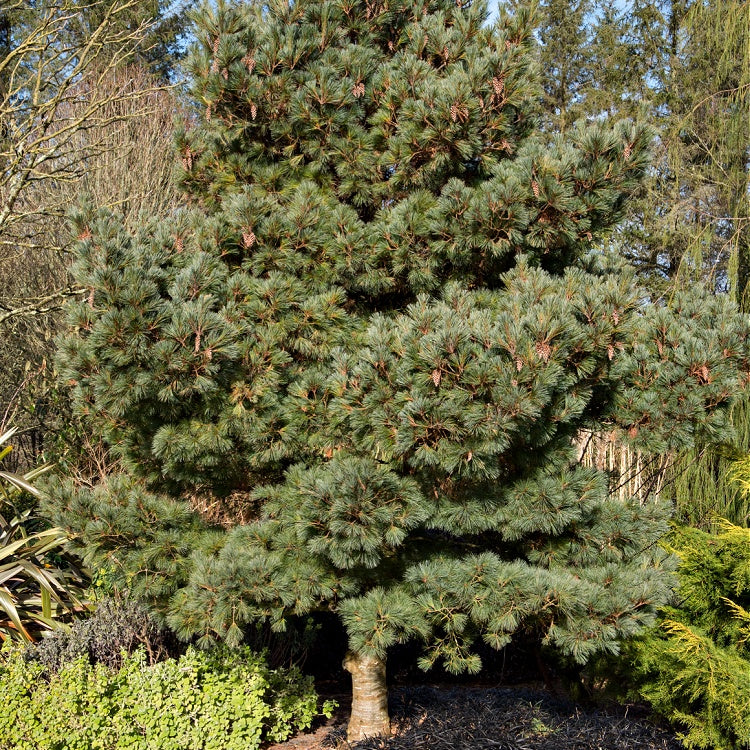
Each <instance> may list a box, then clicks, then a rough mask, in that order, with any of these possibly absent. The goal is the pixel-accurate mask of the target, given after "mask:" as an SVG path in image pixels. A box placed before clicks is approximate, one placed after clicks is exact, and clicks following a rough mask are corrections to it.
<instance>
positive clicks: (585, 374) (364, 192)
mask: <svg viewBox="0 0 750 750" xmlns="http://www.w3.org/2000/svg"><path fill="white" fill-rule="evenodd" d="M486 21H487V12H486V6H485V5H484V4H482V3H479V2H464V3H461V2H459V3H456V2H455V0H450V2H449V1H448V0H422V1H420V2H417V3H413V2H408V3H407V2H401V1H399V0H396V1H395V2H394V0H370V1H368V2H365V1H364V0H362V1H361V2H360V1H359V0H300V1H299V2H295V3H293V4H289V3H287V2H271V3H255V2H248V3H224V2H219V3H217V5H216V8H212V7H209V6H206V7H205V8H204V9H203V11H202V13H201V15H200V17H199V19H198V28H197V39H198V42H197V48H196V50H195V51H194V53H193V56H192V62H191V71H192V75H193V77H194V86H193V96H194V98H195V100H196V101H197V102H198V103H200V105H201V106H202V108H203V112H204V117H203V119H202V121H201V122H200V124H199V125H198V126H197V127H195V128H193V129H191V130H188V131H185V132H181V133H179V134H178V138H177V144H178V149H179V152H180V156H181V159H182V172H181V184H182V185H183V187H184V189H185V191H186V195H187V196H188V198H189V200H190V201H191V204H192V208H191V209H190V210H189V211H186V212H185V213H183V214H180V215H178V216H176V217H175V218H173V219H171V220H158V221H156V220H155V221H153V222H151V223H147V224H144V225H143V226H142V227H141V228H137V229H136V230H133V231H128V230H126V229H125V227H123V226H122V224H121V223H120V222H118V220H117V219H116V217H113V216H112V215H111V214H110V213H108V212H106V211H99V212H97V211H95V210H83V211H81V212H80V213H79V215H78V216H77V218H76V221H77V230H78V232H79V236H80V238H81V242H80V244H79V247H78V251H77V254H78V259H77V262H76V266H75V269H74V270H75V274H76V277H77V280H78V282H79V283H80V284H81V285H82V286H83V287H85V288H86V289H87V290H88V292H87V294H86V296H85V298H84V299H82V300H81V301H80V302H77V303H75V304H71V305H70V320H71V323H72V325H73V326H74V328H73V332H72V334H71V335H70V336H69V337H68V338H67V339H66V340H65V341H63V342H61V354H60V359H59V364H60V368H61V371H62V373H63V377H64V379H65V380H66V381H67V382H68V383H69V384H70V386H71V387H72V389H73V392H74V394H75V397H76V400H77V403H78V405H79V408H80V409H81V411H82V412H83V413H84V414H87V415H88V416H89V418H91V419H92V424H94V425H96V428H97V429H101V430H103V432H104V434H105V436H106V438H107V440H108V442H109V443H110V445H111V446H112V448H113V450H115V451H117V452H118V453H119V455H121V457H122V458H123V461H124V465H125V466H126V468H127V470H128V475H129V476H127V477H117V478H115V479H114V480H113V481H111V482H110V483H108V484H106V485H104V486H101V487H99V488H96V489H94V490H92V491H78V492H75V491H73V490H71V489H69V488H68V489H67V490H66V489H65V488H59V495H58V497H61V498H62V501H61V502H60V503H59V504H58V507H57V513H58V516H59V517H61V518H62V519H63V520H65V521H66V523H67V524H68V525H72V526H73V527H74V528H76V529H77V530H78V531H79V532H80V533H81V537H80V538H81V543H82V544H83V545H84V546H85V547H86V549H87V552H88V554H89V555H90V556H91V557H92V558H95V559H98V560H100V561H101V560H108V561H109V564H110V565H114V566H115V567H116V569H117V570H118V571H119V573H120V574H121V575H122V580H123V581H124V582H126V583H127V585H129V586H130V587H132V588H133V589H134V590H135V591H136V592H137V593H139V594H140V595H143V596H145V597H146V598H148V599H150V600H151V602H152V604H153V606H154V607H155V608H157V609H158V610H160V611H161V612H162V614H163V615H164V617H166V619H167V620H168V621H169V622H170V624H171V625H172V626H173V627H174V628H175V629H176V630H177V631H178V632H179V633H180V634H181V635H182V636H184V637H193V636H197V637H201V638H203V639H204V640H210V639H213V638H222V639H225V640H227V641H229V642H230V643H232V642H234V643H238V642H240V641H241V640H242V638H243V629H244V628H245V626H246V625H247V624H248V623H250V622H251V621H253V620H255V619H258V618H261V619H262V618H266V619H268V620H270V622H271V623H272V624H273V625H274V627H277V628H282V627H283V626H284V622H285V619H286V618H288V617H289V616H292V615H295V614H304V613H308V612H311V611H316V610H319V609H331V610H333V611H335V612H337V613H338V614H339V615H340V617H341V620H342V621H343V623H344V625H345V627H346V630H347V633H348V638H349V647H350V657H349V658H348V660H347V668H348V669H349V670H350V671H351V672H352V675H353V681H354V691H355V704H354V707H353V718H352V723H351V724H350V736H352V737H354V738H356V737H359V736H363V735H367V734H369V735H372V734H378V733H381V732H384V731H386V730H387V725H388V719H387V714H386V713H385V712H384V711H385V709H384V703H383V700H382V689H383V688H384V684H383V679H382V678H383V675H384V660H385V658H386V655H387V652H388V649H389V648H390V647H391V646H392V645H394V644H396V643H399V642H404V641H408V640H419V641H422V642H423V643H424V646H425V651H424V656H423V659H422V662H421V663H422V665H423V666H425V667H427V666H429V665H431V664H433V663H436V662H438V661H439V662H442V663H444V664H445V665H446V666H447V668H448V669H450V670H452V671H462V670H469V671H476V670H478V669H479V668H480V661H479V659H478V657H477V656H476V654H475V653H474V652H473V651H472V644H473V643H474V642H475V641H476V640H477V639H478V638H481V639H483V640H484V642H486V643H488V644H489V645H491V646H494V647H495V648H502V647H503V646H504V645H506V644H507V643H508V642H509V641H510V639H511V637H512V635H513V634H514V633H515V632H516V631H518V630H519V629H521V628H523V629H527V630H533V631H535V632H537V633H538V635H539V637H540V638H543V639H544V640H545V642H547V643H549V644H552V645H554V646H556V647H558V648H559V649H561V650H562V651H563V652H565V653H567V654H570V655H572V656H573V657H574V658H575V659H576V660H578V661H579V662H585V661H586V660H587V659H588V658H589V657H590V656H591V655H593V654H594V653H597V652H599V651H602V650H604V651H615V650H617V648H618V640H619V639H621V638H623V637H626V636H628V635H631V634H633V633H635V632H638V630H639V629H640V628H642V627H643V626H644V625H645V624H647V623H649V622H651V620H652V617H653V614H654V611H655V607H656V606H657V605H658V604H659V603H660V602H661V601H663V599H664V597H665V596H666V592H667V591H668V588H669V581H670V578H669V573H668V570H667V568H668V567H669V566H668V565H665V561H664V557H663V555H662V554H661V553H660V552H659V550H658V548H657V547H656V546H655V542H656V540H657V539H658V537H659V535H660V534H661V533H663V531H664V529H665V517H666V513H665V509H664V508H662V507H660V506H659V505H658V504H648V505H643V506H642V505H640V504H639V503H637V502H625V503H623V502H620V501H618V500H616V499H613V498H611V497H610V495H609V487H608V477H607V475H606V474H605V473H603V472H600V471H597V470H595V469H592V468H586V467H583V466H582V465H580V463H579V462H578V451H577V449H576V447H575V440H576V438H577V437H578V436H579V434H580V432H581V430H583V429H598V428H601V427H607V428H619V429H621V430H622V431H623V434H624V435H625V436H627V438H628V439H629V440H631V441H632V442H633V443H634V444H636V445H638V446H640V447H642V448H643V449H645V450H651V451H659V450H663V449H665V448H668V447H670V446H675V445H682V446H684V445H690V444H691V443H692V441H693V440H694V439H695V437H696V435H698V434H702V435H708V436H712V437H718V436H721V435H722V434H723V430H724V428H725V410H726V407H727V406H728V405H729V404H730V403H731V400H732V396H733V393H734V392H735V391H736V390H737V389H738V388H739V387H741V385H743V384H744V382H745V379H746V377H747V374H748V372H749V370H748V333H749V332H750V329H749V327H748V323H747V321H745V320H744V318H743V317H741V316H739V315H737V314H736V313H735V312H734V310H733V307H732V305H731V303H730V302H729V301H728V300H726V299H721V298H716V297H711V296H707V295H703V296H701V295H700V293H697V292H686V293H685V294H682V295H678V296H676V297H675V298H674V299H673V300H672V302H671V304H670V305H669V306H666V305H665V306H661V307H655V306H653V305H651V304H648V302H647V300H646V297H645V296H644V295H643V294H642V293H641V292H640V290H639V289H638V287H637V285H636V284H635V282H634V277H633V274H632V273H630V272H629V271H628V270H627V269H625V268H624V267H623V266H622V265H621V264H620V263H619V262H618V261H617V260H616V259H614V258H612V257H610V256H608V255H606V254H603V253H601V252H597V251H595V250H594V243H595V242H596V241H597V240H599V239H602V238H605V237H606V236H607V235H608V233H610V232H611V231H612V230H613V227H615V226H616V224H617V222H618V221H619V220H620V219H621V217H622V216H623V212H624V210H625V207H626V203H627V200H628V198H629V196H631V195H632V193H633V192H634V190H636V188H637V187H638V185H639V183H640V181H641V180H642V178H643V175H644V171H645V169H646V165H647V162H648V144H649V140H650V133H649V131H648V129H646V128H644V127H642V126H639V125H636V124H633V123H628V122H624V123H618V124H616V125H610V124H608V123H606V122H599V123H596V124H595V125H593V126H590V127H583V126H581V127H576V128H572V129H570V130H566V131H565V133H564V134H562V135H560V136H559V137H556V138H554V139H550V138H549V135H548V134H547V133H543V132H541V131H540V129H539V128H538V127H537V124H536V121H535V118H534V117H533V111H534V108H535V107H536V101H537V97H538V95H539V92H540V89H539V86H538V81H537V79H536V78H535V76H534V73H533V68H534V63H533V57H532V55H531V54H530V48H531V45H532V30H533V22H534V19H533V16H532V14H531V13H530V12H529V11H528V9H525V8H523V7H521V8H518V9H516V11H515V12H510V11H509V10H507V9H505V10H503V12H502V13H501V16H500V19H499V20H498V22H497V23H496V24H495V25H494V26H488V25H487V24H486ZM206 498H208V500H206ZM209 505H211V506H213V507H215V506H219V507H224V508H225V509H227V512H226V513H224V515H223V516H222V520H223V521H224V524H223V525H219V524H215V523H211V522H210V520H211V519H209V518H207V514H206V513H204V514H203V517H201V516H200V514H198V513H196V512H195V508H196V507H203V508H206V507H207V506H209ZM364 685H374V686H375V687H376V688H377V690H376V691H375V692H376V693H378V691H380V692H379V694H380V696H381V697H380V698H379V699H376V700H374V703H373V700H372V695H371V696H370V699H369V701H368V700H367V699H366V698H365V697H364V693H365V692H366V691H365V690H364V687H363V686H364Z"/></svg>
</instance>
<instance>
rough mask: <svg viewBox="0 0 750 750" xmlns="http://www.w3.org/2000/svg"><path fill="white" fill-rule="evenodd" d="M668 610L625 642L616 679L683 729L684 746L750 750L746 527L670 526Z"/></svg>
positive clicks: (749, 542) (749, 550) (749, 545)
mask: <svg viewBox="0 0 750 750" xmlns="http://www.w3.org/2000/svg"><path fill="white" fill-rule="evenodd" d="M668 543H669V546H670V548H671V550H672V551H673V552H674V553H675V554H676V555H677V556H678V558H679V561H680V562H679V567H678V570H677V573H678V577H679V587H678V589H677V591H676V601H675V604H674V606H672V607H668V608H666V609H665V610H664V612H663V613H662V616H661V620H660V623H659V624H658V626H656V627H655V628H653V629H652V630H651V631H650V632H649V633H648V634H647V635H646V636H643V637H641V638H639V639H636V640H635V641H633V642H631V643H630V644H628V645H627V646H626V648H625V651H624V653H623V657H624V658H623V659H622V660H621V662H620V665H619V666H620V669H622V670H623V674H622V675H621V676H624V677H626V678H627V679H629V680H630V683H631V685H633V690H632V692H631V696H632V695H636V696H639V697H641V698H645V699H646V700H648V701H649V702H650V703H651V704H652V706H653V707H654V709H655V710H656V711H658V712H659V713H660V714H662V715H663V716H665V717H666V718H667V719H669V720H670V721H671V722H672V723H674V724H675V725H676V726H678V727H679V728H680V729H681V730H682V734H681V735H680V738H681V739H682V741H683V743H684V744H685V746H686V747H688V748H705V750H736V749H737V748H750V529H746V528H741V527H738V526H733V525H732V524H730V523H728V522H725V523H724V524H723V525H722V526H721V527H720V530H719V531H718V532H717V533H706V532H704V531H700V530H698V529H694V528H688V527H683V528H679V529H676V530H675V531H674V532H673V533H672V535H671V536H670V538H669V542H668Z"/></svg>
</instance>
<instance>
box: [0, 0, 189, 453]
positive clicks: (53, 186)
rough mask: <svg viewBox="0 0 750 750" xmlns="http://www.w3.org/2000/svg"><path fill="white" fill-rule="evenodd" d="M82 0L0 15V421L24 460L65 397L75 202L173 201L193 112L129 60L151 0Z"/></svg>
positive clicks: (140, 47)
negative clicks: (56, 354)
mask: <svg viewBox="0 0 750 750" xmlns="http://www.w3.org/2000/svg"><path fill="white" fill-rule="evenodd" d="M79 5H80V4H79V3H77V2H73V0H64V2H54V3H52V2H40V3H34V4H29V3H24V4H20V3H17V4H11V5H9V6H6V5H4V6H3V11H2V14H3V15H2V22H0V53H1V55H2V56H0V121H1V122H2V123H3V132H2V133H0V288H2V294H0V330H2V335H1V336H0V425H8V424H10V423H11V422H14V423H15V424H16V426H17V427H19V428H21V429H20V431H19V433H18V436H17V438H16V442H17V448H18V450H17V451H15V452H14V455H13V458H14V460H15V461H18V462H20V463H21V465H30V464H31V463H33V461H34V460H35V457H36V456H37V455H38V454H39V452H40V451H41V449H42V445H43V443H42V434H43V433H44V432H47V433H48V437H49V434H51V433H52V432H54V430H55V426H54V421H55V420H54V419H53V418H52V415H53V414H55V413H56V412H58V411H59V409H60V408H61V406H62V402H61V401H60V398H59V397H58V396H56V395H55V394H54V392H53V391H52V390H51V388H52V384H53V380H54V377H53V373H52V367H51V361H52V352H53V343H52V342H53V339H54V335H55V332H56V330H57V326H58V323H59V309H60V303H61V301H62V299H64V298H65V297H66V296H68V295H70V294H73V293H75V292H76V287H75V285H73V284H72V281H71V279H70V278H69V276H68V270H67V269H68V260H67V255H66V254H67V250H68V248H69V247H70V244H71V243H72V242H73V241H74V237H73V236H72V234H71V232H70V229H69V227H68V225H67V219H66V213H67V211H68V210H69V208H70V207H71V205H73V204H75V203H76V202H77V201H78V200H80V198H81V196H82V195H83V194H85V193H90V194H92V195H94V196H95V200H96V201H97V203H98V204H100V205H110V206H112V207H116V208H117V210H119V211H121V212H122V213H123V215H124V217H125V219H126V221H128V222H131V221H133V220H134V219H135V217H136V216H137V215H138V213H139V211H140V210H142V209H145V208H147V209H148V210H149V211H150V212H154V211H156V212H159V211H165V210H166V209H167V208H168V207H171V206H173V205H174V204H175V202H176V193H175V190H174V189H173V187H172V181H171V171H172V164H173V157H172V151H171V141H172V137H171V132H172V128H173V119H174V117H175V115H176V114H178V113H180V111H181V110H182V112H183V113H185V109H184V107H180V106H178V103H177V101H176V98H175V96H174V95H173V94H172V92H171V91H169V90H168V89H167V88H165V87H164V86H163V85H162V84H161V83H160V82H159V81H158V80H157V79H155V78H153V76H151V75H150V74H148V73H146V72H145V71H144V69H143V68H142V67H136V66H134V64H133V60H135V59H137V58H138V56H139V54H140V55H142V54H145V50H146V48H147V47H148V45H149V44H150V38H151V35H152V34H153V33H154V32H153V30H152V27H151V26H149V24H148V23H147V22H146V20H147V19H146V20H144V13H145V11H146V8H145V7H144V5H143V4H142V3H136V2H132V1H130V2H126V1H125V0H117V1H116V2H114V1H113V0H102V1H100V2H95V3H89V4H87V5H86V7H85V9H84V10H81V9H80V8H79ZM136 16H137V17H138V18H139V19H140V21H139V23H137V24H136V23H134V22H133V18H135V17H136ZM164 62H165V64H166V61H164ZM183 116H186V114H183ZM42 426H44V429H42Z"/></svg>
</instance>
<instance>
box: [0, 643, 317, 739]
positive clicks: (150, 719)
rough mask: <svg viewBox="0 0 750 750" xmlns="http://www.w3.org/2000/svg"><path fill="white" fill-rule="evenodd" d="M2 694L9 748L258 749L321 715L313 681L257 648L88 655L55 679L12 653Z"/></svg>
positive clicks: (6, 657) (1, 663)
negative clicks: (158, 658) (155, 659)
mask: <svg viewBox="0 0 750 750" xmlns="http://www.w3.org/2000/svg"><path fill="white" fill-rule="evenodd" d="M0 695H3V697H4V701H5V706H4V710H3V711H2V712H1V713H0V747H2V748H4V750H126V749H127V750H186V748H190V750H252V749H253V748H257V747H258V746H259V745H260V743H261V742H263V741H266V740H269V741H281V740H284V739H286V738H287V737H289V736H290V735H291V734H292V732H293V731H294V730H295V729H305V728H307V727H309V726H310V724H311V723H312V720H313V718H314V717H315V716H316V715H317V713H318V712H317V695H316V693H315V691H314V689H313V686H312V680H311V678H309V677H304V676H303V675H301V674H300V672H299V671H298V670H296V669H294V668H292V669H288V670H271V669H269V668H268V666H267V665H266V664H265V662H264V661H263V659H262V657H260V656H258V655H256V654H253V653H252V652H251V651H249V650H248V649H243V650H239V651H228V650H223V649H222V650H216V651H212V652H201V651H197V650H194V649H192V648H190V649H188V650H187V652H186V653H185V654H184V655H183V656H181V657H180V658H179V659H169V660H166V661H162V662H159V663H157V664H154V665H153V666H149V665H148V664H147V660H146V656H145V654H144V652H143V650H139V651H137V652H136V653H135V654H133V655H132V656H125V657H123V661H122V666H121V667H120V669H117V670H115V669H111V668H109V667H107V666H105V665H103V664H95V665H92V664H90V663H89V661H88V660H87V659H86V658H83V657H82V658H80V659H77V660H76V661H74V662H72V663H69V664H66V665H64V666H63V667H62V668H61V669H60V671H59V672H57V673H56V674H54V675H51V676H50V677H49V678H48V679H46V678H45V675H44V666H43V665H41V664H39V663H35V662H29V661H27V660H26V659H24V657H23V653H22V651H21V650H19V649H18V648H12V647H7V648H5V649H4V651H3V652H2V656H1V657H0ZM330 710H331V706H330V705H328V704H326V705H324V707H323V711H324V713H326V714H328V715H330Z"/></svg>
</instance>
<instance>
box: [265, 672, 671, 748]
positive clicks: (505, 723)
mask: <svg viewBox="0 0 750 750" xmlns="http://www.w3.org/2000/svg"><path fill="white" fill-rule="evenodd" d="M390 712H391V717H392V719H393V724H394V730H395V731H394V736H393V737H389V738H380V739H373V740H366V741H364V742H357V743H354V744H352V745H349V744H348V743H347V742H346V727H345V725H344V724H343V723H341V722H342V721H345V711H344V712H341V713H340V714H339V718H338V720H334V722H332V723H329V725H328V726H326V727H321V728H319V729H318V730H317V732H315V733H314V734H312V735H302V736H300V737H298V738H296V740H292V741H290V742H289V743H284V745H282V746H279V747H278V750H282V748H285V749H289V750H291V749H292V748H300V749H302V748H304V749H305V750H318V749H319V750H324V749H330V750H349V749H350V748H351V750H683V748H682V745H681V744H680V743H679V742H678V741H677V739H676V738H675V735H674V732H672V731H671V730H669V729H667V728H665V727H660V726H657V725H655V724H653V723H652V722H650V721H649V720H648V719H647V717H646V716H645V714H644V713H643V712H642V711H638V710H637V709H632V708H627V707H623V706H617V707H611V708H599V707H591V706H586V707H584V706H582V705H581V704H577V703H574V702H573V701H571V700H569V699H567V698H564V697H560V696H556V695H553V694H551V693H549V692H547V691H545V690H541V689H536V688H526V687H522V688H493V687H489V688H488V687H482V688H476V687H472V688H467V687H443V686H440V687H421V686H420V687H404V688H394V689H392V690H391V700H390ZM331 724H333V726H332V725H331Z"/></svg>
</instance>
